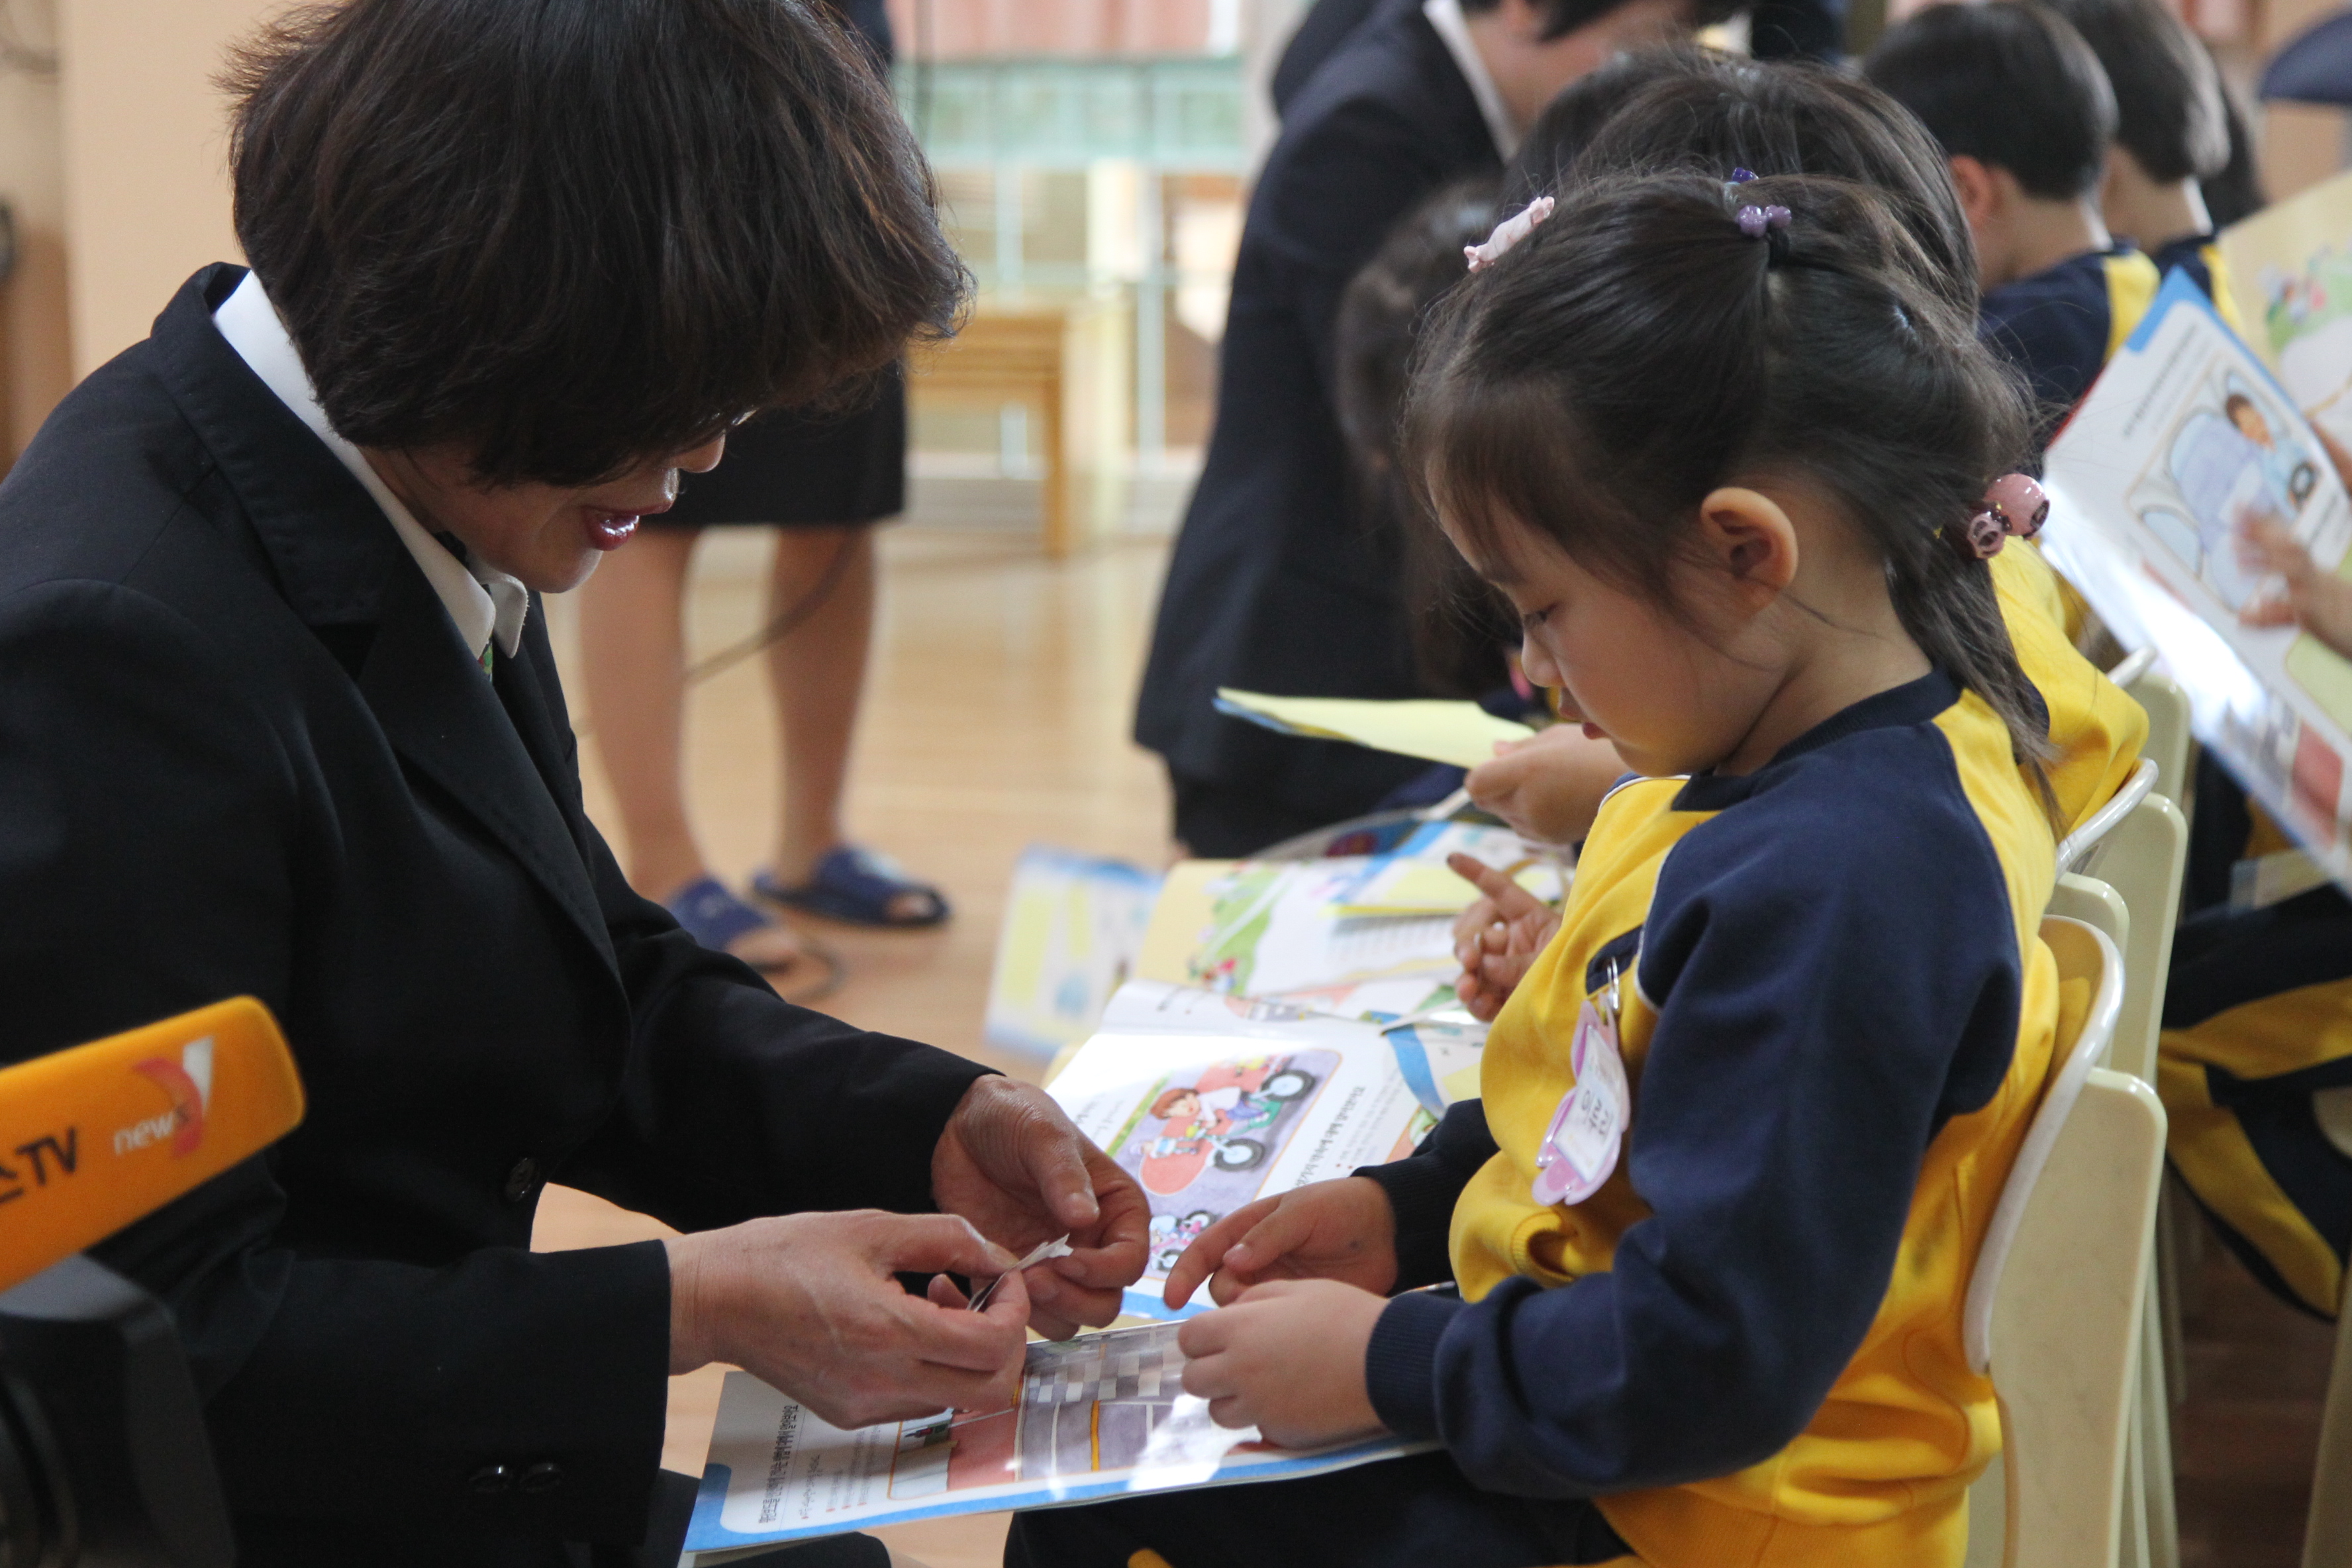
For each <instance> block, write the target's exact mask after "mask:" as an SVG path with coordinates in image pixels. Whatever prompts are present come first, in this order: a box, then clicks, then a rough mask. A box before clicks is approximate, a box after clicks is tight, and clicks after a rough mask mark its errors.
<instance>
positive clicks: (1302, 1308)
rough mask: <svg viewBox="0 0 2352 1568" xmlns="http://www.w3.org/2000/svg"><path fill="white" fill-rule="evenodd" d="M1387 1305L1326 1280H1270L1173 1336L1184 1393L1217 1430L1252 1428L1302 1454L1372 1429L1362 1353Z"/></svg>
mask: <svg viewBox="0 0 2352 1568" xmlns="http://www.w3.org/2000/svg"><path fill="white" fill-rule="evenodd" d="M1387 1305H1388V1303H1387V1302H1386V1301H1383V1300H1381V1298H1380V1297H1378V1296H1375V1295H1373V1294H1372V1293H1371V1292H1370V1291H1369V1290H1360V1289H1357V1288H1356V1287H1354V1286H1353V1285H1342V1284H1340V1283H1339V1281H1337V1280H1333V1279H1277V1280H1276V1281H1275V1282H1274V1283H1272V1284H1270V1285H1259V1286H1256V1287H1254V1288H1253V1289H1250V1290H1248V1291H1247V1292H1245V1293H1244V1295H1243V1297H1242V1299H1241V1300H1239V1301H1237V1302H1235V1303H1234V1305H1232V1306H1230V1307H1227V1308H1225V1309H1224V1310H1223V1311H1218V1312H1206V1313H1203V1314H1202V1315H1201V1316H1200V1317H1197V1318H1192V1319H1190V1320H1188V1321H1186V1322H1185V1324H1184V1326H1183V1327H1182V1328H1181V1329H1179V1330H1178V1331H1176V1343H1177V1344H1178V1345H1179V1346H1180V1347H1181V1348H1182V1350H1183V1352H1184V1354H1185V1357H1186V1360H1185V1363H1184V1392H1185V1393H1187V1394H1193V1395H1195V1396H1197V1397H1199V1398H1202V1399H1205V1400H1207V1401H1208V1402H1209V1419H1210V1420H1212V1421H1214V1422H1215V1423H1216V1424H1217V1425H1218V1426H1255V1427H1256V1428H1257V1429H1258V1430H1259V1431H1260V1432H1261V1433H1263V1434H1264V1435H1265V1437H1266V1439H1267V1440H1268V1441H1270V1442H1275V1443H1280V1444H1281V1445H1283V1446H1284V1447H1289V1448H1306V1447H1313V1446H1315V1445H1316V1444H1318V1443H1333V1442H1337V1441H1339V1439H1340V1438H1342V1437H1353V1436H1365V1435H1369V1434H1370V1433H1374V1432H1378V1431H1380V1430H1381V1418H1380V1415H1379V1414H1378V1413H1377V1412H1375V1411H1374V1410H1373V1409H1372V1396H1371V1394H1370V1392H1369V1391H1368V1390H1367V1389H1366V1387H1365V1385H1364V1352H1365V1349H1366V1347H1368V1346H1369V1345H1370V1343H1371V1342H1372V1326H1373V1325H1374V1324H1376V1323H1378V1322H1379V1321H1380V1319H1381V1310H1382V1309H1383V1308H1385V1307H1386V1306H1387Z"/></svg>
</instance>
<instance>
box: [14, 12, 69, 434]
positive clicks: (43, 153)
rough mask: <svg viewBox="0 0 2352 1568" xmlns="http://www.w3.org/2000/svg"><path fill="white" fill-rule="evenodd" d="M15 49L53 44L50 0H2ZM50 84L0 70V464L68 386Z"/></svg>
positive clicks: (61, 186)
mask: <svg viewBox="0 0 2352 1568" xmlns="http://www.w3.org/2000/svg"><path fill="white" fill-rule="evenodd" d="M6 19H7V20H8V21H9V22H11V23H13V24H14V33H15V37H16V41H17V42H19V43H20V44H22V45H24V46H26V47H28V48H31V49H34V50H37V51H43V52H47V51H49V50H51V49H53V47H54V46H55V44H56V42H57V32H56V20H57V19H56V14H55V7H54V5H53V4H52V0H10V3H9V5H8V8H7V17H6ZM0 201H5V202H6V203H7V204H8V205H9V207H10V208H11V210H12V211H13V212H14V213H15V215H16V247H17V254H16V275H15V276H14V277H13V278H11V279H9V280H8V284H7V287H6V289H5V293H0V463H5V461H6V460H7V459H8V458H13V457H15V455H16V453H17V452H18V451H19V450H20V449H22V447H24V445H25V443H26V441H28V440H30V439H32V436H33V432H34V431H35V430H36V429H37V428H39V426H40V423H41V421H42V420H43V419H44V418H46V417H47V415H48V412H49V409H50V408H51V407H52V406H53V405H55V404H56V403H57V400H58V398H60V397H62V396H64V395H65V393H66V388H67V387H68V386H70V385H71V384H73V365H72V357H71V353H70V351H69V349H68V344H67V338H66V237H65V228H66V219H65V174H64V170H63V168H62V166H61V164H60V163H59V153H58V80H57V78H56V77H55V76H53V75H48V74H44V73H42V72H39V71H37V70H29V69H26V68H24V67H23V65H22V64H21V63H20V64H18V65H17V66H16V67H15V68H10V69H7V70H5V72H0Z"/></svg>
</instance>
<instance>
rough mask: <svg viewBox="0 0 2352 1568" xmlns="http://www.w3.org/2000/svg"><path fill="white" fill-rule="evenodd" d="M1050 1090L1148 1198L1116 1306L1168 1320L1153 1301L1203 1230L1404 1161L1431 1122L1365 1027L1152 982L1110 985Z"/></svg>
mask: <svg viewBox="0 0 2352 1568" xmlns="http://www.w3.org/2000/svg"><path fill="white" fill-rule="evenodd" d="M1413 1048H1415V1049H1425V1047H1421V1046H1420V1045H1419V1042H1418V1040H1417V1039H1416V1040H1415V1041H1414V1043H1413ZM1047 1092H1048V1093H1050V1094H1052V1095H1053V1097H1054V1099H1055V1100H1056V1101H1057V1102H1058V1103H1059V1104H1060V1105H1061V1107H1062V1109H1063V1110H1066V1111H1068V1112H1069V1114H1070V1120H1071V1121H1074V1122H1076V1124H1077V1127H1078V1131H1081V1132H1084V1133H1085V1134H1086V1135H1087V1137H1088V1138H1091V1139H1093V1140H1094V1142H1095V1143H1096V1144H1097V1146H1098V1147H1100V1148H1101V1149H1102V1150H1103V1151H1104V1152H1106V1153H1108V1154H1109V1156H1110V1157H1111V1159H1112V1160H1113V1161H1115V1162H1117V1163H1118V1165H1119V1166H1120V1167H1121V1168H1122V1169H1124V1170H1125V1171H1126V1172H1127V1173H1129V1175H1132V1176H1133V1177H1134V1178H1135V1179H1136V1182H1137V1184H1139V1185H1140V1186H1141V1187H1142V1188H1143V1193H1144V1196H1145V1198H1146V1199H1147V1200H1148V1201H1149V1202H1150V1205H1151V1220H1150V1226H1151V1231H1150V1237H1151V1241H1150V1252H1149V1254H1148V1258H1147V1261H1146V1264H1145V1267H1144V1273H1143V1278H1142V1279H1140V1280H1139V1281H1138V1282H1137V1283H1136V1284H1135V1285H1134V1286H1132V1287H1131V1288H1129V1290H1128V1293H1127V1307H1128V1310H1129V1311H1130V1312H1133V1313H1136V1314H1139V1315H1140V1316H1144V1317H1155V1318H1164V1317H1169V1316H1171V1315H1174V1313H1173V1312H1172V1311H1171V1309H1170V1308H1169V1307H1168V1306H1167V1305H1166V1303H1165V1302H1164V1301H1163V1300H1161V1292H1162V1289H1163V1287H1164V1286H1165V1284H1166V1282H1167V1279H1168V1271H1169V1270H1170V1269H1171V1268H1174V1267H1175V1264H1176V1259H1177V1258H1178V1257H1180V1256H1181V1254H1182V1252H1183V1250H1184V1248H1185V1247H1187V1246H1189V1245H1191V1243H1192V1239H1193V1237H1197V1236H1199V1235H1200V1234H1201V1233H1202V1231H1204V1230H1206V1229H1207V1228H1208V1227H1209V1226H1212V1225H1214V1224H1215V1223H1216V1222H1217V1221H1218V1220H1220V1219H1223V1217H1224V1216H1225V1215H1229V1214H1231V1213H1232V1212H1233V1211H1234V1210H1235V1209H1237V1208H1240V1207H1241V1206H1242V1205H1244V1204H1248V1203H1252V1202H1255V1200H1256V1199H1258V1198H1260V1197H1264V1196H1267V1195H1270V1194H1276V1193H1286V1192H1288V1191H1290V1190H1291V1189H1292V1188H1294V1187H1303V1186H1305V1185H1307V1184H1308V1183H1310V1182H1320V1181H1327V1180H1329V1179H1330V1178H1332V1177H1336V1176H1344V1175H1346V1174H1347V1173H1349V1172H1350V1171H1352V1170H1354V1169H1356V1167H1358V1166H1360V1165H1377V1164H1384V1163H1387V1162H1389V1161H1391V1160H1395V1159H1401V1158H1402V1157H1403V1156H1404V1155H1406V1154H1408V1153H1410V1152H1412V1147H1413V1145H1414V1144H1415V1143H1417V1142H1420V1141H1421V1139H1422V1137H1423V1135H1424V1134H1425V1133H1426V1132H1427V1131H1429V1130H1430V1128H1432V1127H1433V1126H1434V1125H1435V1124H1436V1115H1435V1112H1434V1111H1433V1109H1432V1108H1431V1106H1430V1105H1428V1104H1427V1103H1424V1100H1423V1094H1422V1093H1421V1092H1420V1087H1419V1086H1416V1085H1415V1084H1414V1083H1412V1081H1410V1080H1409V1079H1408V1077H1407V1074H1406V1070H1405V1067H1404V1065H1403V1064H1402V1061H1401V1059H1400V1054H1399V1050H1398V1047H1397V1045H1396V1044H1395V1043H1393V1042H1392V1039H1391V1036H1389V1035H1384V1034H1382V1033H1381V1029H1380V1027H1379V1026H1377V1025H1371V1024H1364V1023H1359V1022H1355V1021H1353V1020H1349V1019H1344V1018H1333V1017H1328V1016H1323V1015H1320V1014H1315V1013H1308V1012H1305V1011H1303V1010H1301V1009H1299V1008H1297V1007H1292V1006H1288V1005H1283V1004H1279V1003H1268V1002H1259V1001H1253V1000H1251V999H1249V998H1246V997H1239V996H1227V995H1220V994H1215V993H1213V992H1207V991H1200V990H1194V989H1187V988H1183V987H1179V986H1171V985H1162V984H1156V983H1153V982H1150V981H1133V982H1130V983H1129V984H1126V985H1124V986H1122V987H1120V989H1119V992H1118V995H1117V996H1115V997H1113V998H1112V1000H1111V1005H1110V1007H1109V1009H1108V1011H1107V1012H1106V1013H1105V1015H1104V1017H1103V1026H1102V1029H1101V1031H1100V1032H1099V1033H1097V1035H1096V1036H1095V1037H1094V1038H1092V1039H1091V1040H1088V1041H1087V1043H1086V1045H1085V1046H1084V1047H1081V1048H1080V1049H1079V1051H1078V1053H1077V1054H1076V1056H1074V1057H1072V1058H1070V1060H1069V1062H1068V1063H1067V1064H1066V1066H1065V1067H1064V1068H1062V1070H1061V1071H1060V1072H1059V1073H1058V1074H1057V1075H1056V1076H1055V1079H1054V1081H1053V1082H1052V1083H1051V1084H1050V1085H1048V1086H1047ZM1440 1109H1442V1107H1440ZM1205 1304H1206V1303H1205V1301H1204V1300H1201V1299H1198V1298H1196V1299H1195V1300H1194V1301H1193V1302H1192V1303H1191V1304H1190V1305H1189V1306H1188V1307H1187V1308H1186V1309H1184V1310H1187V1311H1190V1310H1200V1309H1201V1308H1202V1307H1203V1306H1205Z"/></svg>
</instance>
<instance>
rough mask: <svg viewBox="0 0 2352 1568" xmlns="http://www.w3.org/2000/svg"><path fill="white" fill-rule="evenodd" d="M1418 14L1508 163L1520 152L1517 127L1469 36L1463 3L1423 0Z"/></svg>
mask: <svg viewBox="0 0 2352 1568" xmlns="http://www.w3.org/2000/svg"><path fill="white" fill-rule="evenodd" d="M1421 14H1422V15H1423V16H1426V17H1428V18H1429V25H1430V26H1432V27H1433V28H1435V29H1436V30H1437V37H1438V38H1439V40H1440V41H1441V42H1443V43H1444V45H1445V52H1446V53H1447V54H1449V55H1452V56H1453V57H1454V67H1455V68H1456V69H1458V70H1460V71H1461V73H1462V79H1463V80H1464V81H1465V82H1468V83H1469V84H1470V96H1471V97H1473V98H1475V99H1476V100H1478V112H1479V114H1480V115H1482V116H1484V117H1485V119H1486V133H1487V134H1488V135H1490V136H1492V137H1493V138H1494V139H1495V153H1496V156H1498V157H1500V158H1501V159H1502V160H1503V162H1505V163H1509V162H1510V161H1511V157H1512V154H1514V153H1517V152H1518V150H1519V128H1518V127H1517V125H1514V124H1513V123H1511V112H1510V110H1507V109H1506V108H1504V107H1503V94H1502V92H1501V90H1500V89H1497V88H1496V86H1495V79H1494V77H1493V76H1492V75H1491V74H1489V73H1488V71H1487V69H1486V58H1485V57H1484V56H1482V55H1480V54H1479V53H1478V46H1477V44H1476V42H1475V41H1474V40H1473V39H1472V38H1471V37H1470V24H1469V22H1468V20H1467V19H1465V17H1464V16H1463V15H1462V0H1422V6H1421Z"/></svg>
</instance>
